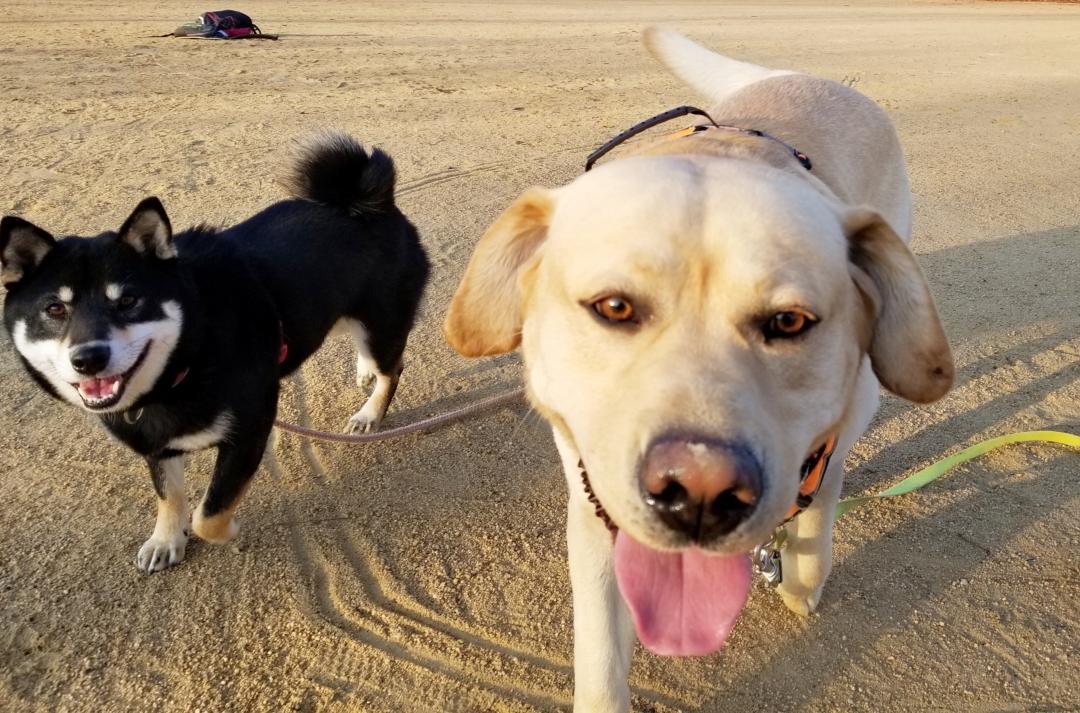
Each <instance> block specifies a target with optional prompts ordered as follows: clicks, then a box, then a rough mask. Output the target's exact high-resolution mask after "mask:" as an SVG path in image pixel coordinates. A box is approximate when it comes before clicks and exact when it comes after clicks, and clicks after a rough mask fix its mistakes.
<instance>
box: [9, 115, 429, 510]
mask: <svg viewBox="0 0 1080 713" xmlns="http://www.w3.org/2000/svg"><path fill="white" fill-rule="evenodd" d="M289 185H290V186H292V188H293V189H294V191H295V194H296V195H297V198H295V199H291V200H286V201H282V202H279V203H276V204H274V205H272V206H270V207H269V208H267V209H265V210H263V211H262V212H260V213H258V214H256V215H255V216H253V217H251V218H249V219H247V220H245V221H244V222H242V223H239V224H238V225H234V226H232V227H230V228H228V229H225V230H221V231H215V230H211V229H208V228H204V227H199V228H193V229H189V230H186V231H184V232H181V233H179V234H177V235H175V236H173V237H171V240H170V239H168V238H166V240H165V242H164V246H162V245H157V246H156V247H157V248H158V250H157V251H155V250H154V249H152V248H153V247H155V246H154V245H153V244H152V242H145V241H146V240H148V237H147V236H148V235H151V233H152V231H151V232H148V233H144V234H139V235H135V236H131V235H128V233H130V231H131V229H133V225H136V226H138V225H143V223H142V222H140V221H141V220H142V218H140V216H144V217H145V216H149V217H147V218H146V219H147V220H148V221H149V223H147V224H148V225H150V226H151V227H155V226H157V225H158V224H156V223H154V220H155V217H154V215H153V214H154V213H155V212H157V213H160V226H159V227H162V228H163V229H164V230H165V231H166V232H165V233H157V234H156V235H157V236H158V237H160V236H161V235H169V236H171V229H169V227H168V218H167V217H166V216H165V211H164V208H162V207H161V204H160V202H158V201H157V199H156V198H152V199H147V200H145V201H143V202H142V203H141V204H140V205H139V207H138V208H137V209H136V210H135V212H133V213H132V216H131V218H129V219H128V221H127V222H126V223H125V224H124V227H123V228H122V230H121V231H119V232H118V233H113V232H108V233H103V234H100V235H98V236H97V237H92V238H79V237H67V238H64V239H62V240H58V241H56V242H55V244H53V245H50V247H49V249H48V251H47V253H46V254H45V255H44V257H43V258H39V257H38V256H37V255H31V256H30V259H26V260H24V261H23V262H21V263H18V264H10V265H9V261H8V259H7V258H8V256H9V255H10V256H13V257H12V260H15V261H16V262H17V261H18V260H19V256H20V255H21V254H22V253H27V252H28V249H23V248H21V247H20V251H21V252H20V251H16V250H13V249H9V248H10V247H11V245H10V244H9V243H10V241H11V239H12V237H13V236H17V239H18V240H30V239H31V238H34V237H35V236H36V237H37V238H39V239H41V240H45V238H47V240H46V241H45V242H48V241H51V240H52V238H51V237H50V236H48V234H47V233H44V231H40V229H37V228H34V227H33V226H30V224H28V223H25V221H22V220H20V219H12V218H5V219H4V222H3V224H2V226H0V254H3V256H4V259H5V262H4V268H5V270H6V271H9V272H11V273H12V274H19V272H20V271H22V273H24V274H22V276H21V279H18V280H17V281H16V282H14V283H11V284H8V285H7V287H8V296H7V300H6V303H5V307H4V322H5V325H6V326H7V328H8V329H9V331H10V330H12V329H13V327H14V325H15V324H16V323H17V322H20V321H21V322H24V323H25V324H26V325H27V326H26V330H27V335H28V337H30V338H31V339H34V340H43V339H57V338H60V336H61V335H68V336H69V337H71V336H72V335H75V337H76V338H77V339H78V340H84V339H89V338H93V337H95V336H97V337H101V336H102V335H103V334H105V333H106V332H108V330H109V329H110V328H114V327H124V326H125V325H131V324H136V325H137V324H140V323H146V322H149V321H153V320H155V319H161V318H162V317H163V316H164V313H163V310H164V307H163V305H166V304H167V303H169V302H175V303H177V304H178V305H180V307H181V310H182V313H183V317H182V320H183V321H182V328H181V332H180V338H179V341H178V343H177V345H176V347H175V349H174V350H173V352H172V354H171V356H170V357H169V359H168V361H167V363H166V367H165V369H164V372H163V373H162V375H161V376H160V378H159V379H158V380H157V381H156V383H155V384H154V386H153V388H152V389H151V390H150V391H148V392H147V393H145V394H144V395H143V396H141V397H140V398H139V399H138V401H136V402H135V403H133V404H131V406H130V408H128V409H127V411H125V412H124V413H110V414H106V415H103V416H101V418H102V421H103V422H104V424H105V426H106V427H107V428H108V429H109V430H110V431H112V433H113V434H115V435H116V436H117V437H118V438H119V439H120V440H122V441H123V442H124V443H126V444H127V445H128V446H130V447H131V448H132V449H133V450H135V451H136V452H138V453H139V454H141V455H142V456H144V457H145V458H146V459H147V462H148V464H149V465H150V469H151V475H152V478H153V481H154V485H155V489H156V490H157V491H158V493H159V496H161V495H162V483H161V478H162V475H161V472H162V471H161V467H160V462H161V461H162V460H165V459H167V458H170V457H175V456H177V455H179V452H178V451H177V450H175V449H173V448H170V447H169V446H168V444H169V442H170V441H171V440H172V439H175V438H177V437H179V436H183V435H185V434H192V433H197V432H199V431H202V430H204V429H206V428H207V427H209V426H210V425H211V424H212V423H213V422H214V419H215V418H216V417H217V416H218V415H219V414H220V413H222V412H223V411H228V412H230V413H231V414H232V426H231V428H230V429H229V435H228V438H227V440H225V441H224V442H222V443H220V444H218V445H217V449H218V457H217V464H216V466H215V469H214V474H213V477H212V478H211V482H210V485H209V489H208V491H207V497H206V502H205V508H204V511H203V515H204V516H211V515H213V514H215V513H217V512H220V511H221V510H224V509H227V508H229V507H231V506H233V505H234V504H235V501H236V498H237V497H238V496H239V494H240V493H242V492H243V490H244V488H245V486H246V484H247V482H248V480H249V479H250V477H251V476H252V474H253V473H254V472H255V470H256V468H257V466H258V463H259V460H260V458H261V457H262V453H263V450H264V448H265V446H266V440H267V437H268V435H269V433H270V429H271V426H272V424H273V421H274V416H275V413H276V407H277V397H278V380H279V379H280V378H281V377H283V376H285V375H287V374H289V373H291V372H293V371H294V370H295V369H296V368H297V367H299V366H300V364H301V363H303V362H304V360H306V359H307V358H308V357H309V356H311V354H312V353H314V352H315V351H316V350H317V349H318V348H319V346H320V345H321V344H322V342H323V340H324V339H325V337H326V335H327V333H328V332H329V330H330V328H331V327H332V326H333V325H334V323H335V322H337V321H338V320H339V319H340V318H342V317H349V318H353V319H356V320H359V321H361V322H363V324H364V326H365V328H366V330H367V333H368V339H369V346H370V348H371V351H372V354H373V356H374V357H375V359H376V361H377V363H378V366H379V369H380V371H381V372H383V373H386V374H390V373H394V374H395V376H396V370H398V369H399V368H400V363H401V356H402V352H403V350H404V348H405V343H406V339H407V338H408V335H409V331H410V330H411V328H412V326H413V322H414V319H415V317H416V312H417V308H418V305H419V302H420V298H421V295H422V293H423V290H424V286H425V284H426V281H427V277H428V269H429V266H428V260H427V257H426V255H425V252H424V249H423V247H422V246H421V244H420V241H419V237H418V235H417V232H416V230H415V228H414V227H413V226H412V224H410V223H409V221H408V220H407V219H406V218H405V216H404V215H402V213H401V212H400V211H399V210H398V209H397V207H396V206H395V205H394V202H393V190H394V167H393V163H392V162H391V160H390V158H389V156H387V155H386V154H384V153H382V152H381V151H377V150H376V151H373V152H372V153H371V154H370V155H369V154H367V153H366V152H365V151H364V149H363V148H362V147H361V146H360V145H359V144H357V143H356V142H355V141H353V140H352V139H350V138H349V137H347V136H343V135H329V136H324V137H322V139H321V140H320V142H319V143H317V144H313V145H311V146H310V147H309V148H308V149H307V150H306V152H305V153H304V154H303V156H302V157H301V159H300V160H299V161H298V163H297V165H296V168H295V171H294V174H293V175H292V177H291V179H290V180H289ZM27 226H29V228H28V227H27ZM31 228H33V230H30V229H31ZM34 231H37V232H34ZM38 233H40V235H43V236H45V238H41V237H40V235H38ZM155 239H156V238H155ZM137 240H141V241H143V243H141V245H142V249H140V244H139V243H137ZM34 244H35V245H36V244H37V243H34ZM172 246H175V253H177V254H178V257H172V258H169V257H168V256H167V254H168V253H170V251H171V247H172ZM31 247H32V246H31ZM148 248H149V249H148ZM29 252H30V253H33V251H32V250H31V251H29ZM163 255H166V256H165V257H163ZM9 268H11V269H10V270H9ZM110 283H114V284H115V283H122V284H124V285H125V286H126V287H125V289H126V290H127V289H130V290H131V291H132V294H135V295H137V297H138V302H137V304H134V305H131V306H130V308H128V309H124V310H121V309H120V308H119V307H118V305H117V304H116V303H115V301H110V300H109V299H107V298H106V296H105V294H104V289H105V285H107V284H110ZM60 286H66V287H69V288H71V289H73V291H74V294H75V295H76V304H75V305H74V307H73V308H72V311H71V314H70V316H69V317H68V318H67V319H65V320H56V319H48V318H46V317H44V316H43V313H44V310H46V308H47V306H48V305H49V304H50V303H51V302H52V303H55V301H56V299H57V297H56V295H57V291H58V290H59V289H60ZM76 332H78V334H76ZM282 335H283V336H284V339H285V342H286V344H287V347H288V355H287V358H286V359H285V361H284V362H283V363H281V364H279V363H278V356H279V349H280V346H281V336H282ZM71 343H79V342H78V341H75V340H72V341H71ZM21 356H22V355H20V357H21ZM23 363H24V365H26V366H27V368H28V370H29V372H30V374H31V375H32V376H33V377H34V378H35V380H37V381H38V383H39V384H40V385H42V386H43V388H45V389H46V390H47V391H49V393H51V394H53V395H54V396H55V395H57V394H56V390H55V389H54V388H53V386H52V385H51V384H50V383H49V382H48V381H47V380H46V379H45V378H43V376H42V374H40V373H38V372H37V371H36V370H35V369H34V368H33V367H32V366H31V365H30V364H29V363H28V362H27V361H26V359H25V358H24V359H23Z"/></svg>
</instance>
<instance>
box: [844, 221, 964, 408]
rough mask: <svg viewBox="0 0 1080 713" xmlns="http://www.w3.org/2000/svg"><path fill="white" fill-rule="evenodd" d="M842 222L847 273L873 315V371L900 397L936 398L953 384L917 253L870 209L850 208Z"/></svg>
mask: <svg viewBox="0 0 1080 713" xmlns="http://www.w3.org/2000/svg"><path fill="white" fill-rule="evenodd" d="M843 224H844V231H845V233H846V234H847V237H848V254H849V257H850V261H851V264H850V272H851V277H852V279H853V280H854V282H855V285H856V286H857V287H858V289H859V291H860V292H861V293H862V295H863V300H864V303H865V304H866V308H867V312H868V313H869V314H868V317H869V319H870V320H871V335H870V339H869V349H868V352H869V354H870V362H871V364H872V365H873V367H874V373H875V374H877V377H878V379H879V380H880V381H881V383H882V385H883V386H884V387H885V388H886V389H888V390H889V391H892V392H893V393H894V394H896V395H898V396H902V397H904V398H905V399H908V400H910V401H915V402H918V403H929V402H931V401H936V400H937V399H939V398H941V397H942V396H944V395H945V393H946V392H947V391H948V390H949V388H950V387H951V386H952V382H953V360H952V352H951V351H950V350H949V342H948V340H946V338H945V330H944V329H942V327H941V320H940V319H939V318H938V314H937V310H936V309H935V308H934V299H933V297H931V296H930V288H929V287H928V286H927V284H926V278H925V277H923V273H922V270H921V269H920V268H919V264H918V262H916V260H915V256H914V255H912V254H911V251H910V250H908V247H907V246H906V245H905V244H904V242H903V241H902V240H901V239H900V237H899V236H898V235H897V234H896V233H895V232H894V231H893V229H892V228H891V227H889V224H888V223H886V222H885V219H884V218H882V217H881V216H880V215H879V214H878V213H877V212H875V211H873V210H871V209H869V208H856V209H854V210H852V211H850V212H849V213H848V214H847V215H846V216H845V217H844V219H843Z"/></svg>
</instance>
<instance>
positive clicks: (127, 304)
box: [116, 295, 139, 309]
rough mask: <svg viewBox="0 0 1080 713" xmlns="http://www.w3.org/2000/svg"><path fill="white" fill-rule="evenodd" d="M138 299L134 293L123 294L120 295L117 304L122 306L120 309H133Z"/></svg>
mask: <svg viewBox="0 0 1080 713" xmlns="http://www.w3.org/2000/svg"><path fill="white" fill-rule="evenodd" d="M138 301H139V299H138V298H137V297H134V296H132V295H123V296H121V297H120V299H118V300H117V301H116V304H117V306H119V307H120V309H131V308H132V307H134V306H135V303H136V302H138Z"/></svg>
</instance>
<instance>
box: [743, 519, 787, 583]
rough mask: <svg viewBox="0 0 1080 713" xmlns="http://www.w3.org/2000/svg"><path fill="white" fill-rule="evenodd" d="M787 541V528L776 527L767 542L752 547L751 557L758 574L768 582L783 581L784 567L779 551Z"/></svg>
mask: <svg viewBox="0 0 1080 713" xmlns="http://www.w3.org/2000/svg"><path fill="white" fill-rule="evenodd" d="M786 541H787V529H785V528H784V527H783V526H781V527H778V528H776V531H775V532H774V533H773V536H772V537H771V538H770V539H769V541H768V542H766V543H764V544H760V545H758V546H757V547H755V548H754V551H753V553H752V554H751V557H752V559H753V561H754V566H755V567H757V571H758V574H760V575H761V576H762V578H763V579H764V580H765V581H766V582H768V583H769V584H772V585H775V584H780V582H782V581H784V567H783V564H782V563H781V561H780V551H781V550H782V549H783V548H784V543H785V542H786Z"/></svg>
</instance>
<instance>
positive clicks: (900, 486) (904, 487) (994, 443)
mask: <svg viewBox="0 0 1080 713" xmlns="http://www.w3.org/2000/svg"><path fill="white" fill-rule="evenodd" d="M1012 443H1053V444H1057V445H1061V446H1065V447H1067V448H1075V449H1076V450H1080V436H1075V435H1073V434H1071V433H1062V432H1061V431H1024V432H1022V433H1010V434H1009V435H1007V436H998V437H997V438H991V439H988V440H985V441H983V442H981V443H976V444H975V445H973V446H969V447H968V448H965V449H964V450H962V451H960V452H959V453H957V454H955V455H951V456H949V457H948V458H942V459H941V460H939V461H938V462H937V463H933V464H931V465H928V466H927V467H925V468H923V469H922V470H920V471H918V472H917V473H914V474H913V475H910V476H908V477H907V478H904V479H903V480H901V481H900V482H899V483H897V484H896V485H894V486H892V487H891V488H889V489H887V490H882V491H881V492H880V493H878V494H877V495H863V496H860V497H855V498H847V499H845V500H841V501H840V502H839V503H838V504H837V506H836V518H835V519H837V520H838V519H840V517H841V516H842V515H843V514H844V513H846V512H848V511H849V510H854V509H855V508H857V507H859V506H860V505H864V504H866V503H868V502H870V501H871V500H879V499H881V498H892V497H896V496H897V495H905V494H907V493H910V492H912V491H915V490H918V489H919V488H921V487H923V486H924V485H926V484H927V483H932V482H933V481H935V480H937V479H938V478H940V477H941V476H943V475H945V474H946V473H948V472H949V471H950V470H952V469H953V468H955V467H956V466H958V465H960V464H961V463H967V462H968V461H970V460H974V459H976V458H978V457H979V456H981V455H984V454H986V453H989V452H990V451H992V450H994V449H995V448H1000V447H1001V446H1007V445H1010V444H1012ZM787 536H788V533H787V528H786V527H785V526H784V525H781V526H780V527H778V528H777V529H776V531H775V532H774V533H773V536H772V539H770V540H769V541H768V542H766V543H765V544H763V545H759V546H757V547H755V548H754V551H753V553H752V555H751V557H752V559H753V562H754V564H755V565H756V566H757V569H758V572H759V573H760V574H761V575H762V576H763V577H764V578H765V581H766V582H768V583H769V584H779V583H780V582H781V581H782V580H783V576H784V575H783V567H782V565H781V562H780V550H781V549H782V548H783V546H784V543H785V542H786V541H787Z"/></svg>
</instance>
